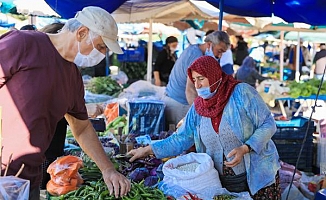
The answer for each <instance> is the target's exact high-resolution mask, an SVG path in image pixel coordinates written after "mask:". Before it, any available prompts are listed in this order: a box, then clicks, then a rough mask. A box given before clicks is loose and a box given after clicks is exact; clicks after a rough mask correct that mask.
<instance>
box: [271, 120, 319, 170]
mask: <svg viewBox="0 0 326 200" xmlns="http://www.w3.org/2000/svg"><path fill="white" fill-rule="evenodd" d="M276 125H277V130H276V133H275V134H274V136H273V137H272V140H273V141H274V143H275V145H276V148H277V150H278V153H279V156H280V159H281V160H282V161H284V162H286V163H289V164H292V165H295V164H296V161H297V159H298V156H299V152H300V149H301V146H302V143H303V139H304V137H305V134H306V131H307V128H308V119H306V118H303V117H296V118H293V119H292V120H290V121H286V122H276ZM315 130H316V128H315V126H314V122H313V121H311V122H310V125H309V129H308V133H307V137H306V141H305V143H304V148H303V150H302V154H301V157H300V160H299V163H298V169H299V170H302V171H306V172H311V171H312V166H313V133H314V132H315Z"/></svg>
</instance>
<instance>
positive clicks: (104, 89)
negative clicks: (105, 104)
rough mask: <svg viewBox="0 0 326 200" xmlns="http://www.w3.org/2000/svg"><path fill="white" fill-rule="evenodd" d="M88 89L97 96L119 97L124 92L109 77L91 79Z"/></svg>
mask: <svg viewBox="0 0 326 200" xmlns="http://www.w3.org/2000/svg"><path fill="white" fill-rule="evenodd" d="M86 89H87V90H89V91H90V92H92V93H95V94H106V95H109V96H113V97H117V96H118V95H119V94H120V93H121V92H122V89H123V88H122V87H121V86H120V85H119V83H117V81H115V80H113V79H112V78H111V77H109V76H104V77H94V78H92V79H91V81H90V82H89V84H88V85H87V86H86Z"/></svg>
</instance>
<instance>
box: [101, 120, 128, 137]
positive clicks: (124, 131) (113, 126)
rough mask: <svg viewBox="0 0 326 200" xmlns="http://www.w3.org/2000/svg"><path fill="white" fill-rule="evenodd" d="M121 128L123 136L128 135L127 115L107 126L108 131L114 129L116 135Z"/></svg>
mask: <svg viewBox="0 0 326 200" xmlns="http://www.w3.org/2000/svg"><path fill="white" fill-rule="evenodd" d="M120 127H121V128H122V134H128V123H127V117H126V116H125V115H123V116H119V117H117V118H115V119H114V120H113V121H111V122H110V123H109V124H108V125H107V127H106V129H107V131H110V130H111V129H113V131H114V134H118V129H119V128H120Z"/></svg>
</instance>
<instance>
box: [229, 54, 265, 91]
mask: <svg viewBox="0 0 326 200" xmlns="http://www.w3.org/2000/svg"><path fill="white" fill-rule="evenodd" d="M235 78H236V79H237V80H238V81H241V82H245V83H248V84H249V85H251V86H252V87H256V81H257V80H258V81H259V82H261V81H263V80H266V79H270V78H269V77H263V76H262V75H260V74H259V73H258V71H257V70H256V64H255V60H254V59H253V58H252V57H250V56H247V57H246V58H245V59H244V60H243V62H242V65H241V66H240V68H239V69H238V71H237V73H236V74H235Z"/></svg>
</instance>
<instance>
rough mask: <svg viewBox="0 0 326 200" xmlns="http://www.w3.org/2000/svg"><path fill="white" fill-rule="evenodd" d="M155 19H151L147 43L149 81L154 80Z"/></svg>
mask: <svg viewBox="0 0 326 200" xmlns="http://www.w3.org/2000/svg"><path fill="white" fill-rule="evenodd" d="M152 36H153V19H152V18H151V19H149V33H148V43H147V81H149V82H151V81H152V62H153V59H152V56H153V40H152Z"/></svg>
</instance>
